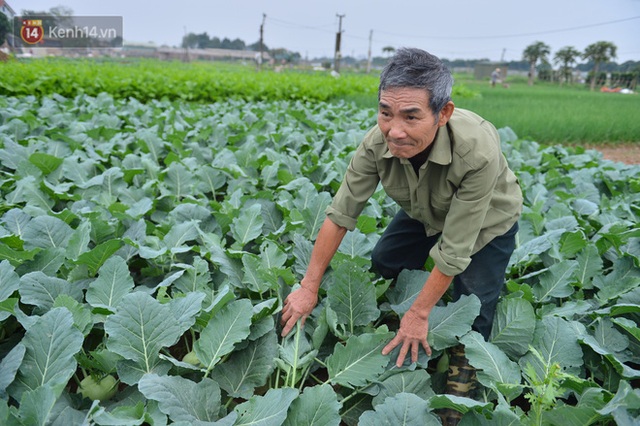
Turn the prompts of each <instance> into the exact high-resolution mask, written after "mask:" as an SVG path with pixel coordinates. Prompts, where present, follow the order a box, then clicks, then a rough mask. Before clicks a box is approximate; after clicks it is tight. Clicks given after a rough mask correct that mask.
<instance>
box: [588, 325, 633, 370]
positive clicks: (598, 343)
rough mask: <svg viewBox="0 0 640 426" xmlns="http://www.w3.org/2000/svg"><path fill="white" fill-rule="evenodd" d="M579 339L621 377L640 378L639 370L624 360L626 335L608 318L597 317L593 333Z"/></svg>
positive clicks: (626, 344) (627, 342)
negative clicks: (606, 361)
mask: <svg viewBox="0 0 640 426" xmlns="http://www.w3.org/2000/svg"><path fill="white" fill-rule="evenodd" d="M580 340H581V341H582V343H584V344H586V345H588V346H590V347H591V349H593V350H594V351H595V352H596V353H598V354H600V355H602V356H603V357H604V358H605V359H606V360H608V361H609V362H610V363H611V364H612V365H613V368H615V370H616V371H617V372H618V374H620V375H621V376H622V377H624V378H627V379H636V378H640V370H637V369H634V368H632V367H630V366H629V365H627V364H626V363H625V362H624V361H625V359H626V355H624V354H623V353H622V352H623V351H624V350H626V349H627V347H628V346H629V339H628V337H627V336H626V335H624V334H622V333H621V332H619V331H618V330H617V329H616V328H615V327H614V326H613V324H612V322H611V320H610V319H609V318H598V320H597V325H596V329H595V331H594V333H593V335H587V336H584V337H581V339H580Z"/></svg>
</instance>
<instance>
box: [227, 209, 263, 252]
mask: <svg viewBox="0 0 640 426" xmlns="http://www.w3.org/2000/svg"><path fill="white" fill-rule="evenodd" d="M261 211H262V207H261V206H260V204H254V205H252V206H251V207H249V208H247V209H243V210H241V211H240V214H239V215H238V217H237V218H235V219H234V220H233V223H232V224H231V232H232V234H233V237H234V238H235V240H236V243H238V245H239V246H240V247H243V246H244V245H245V244H247V243H248V242H250V241H253V240H255V239H256V238H258V237H259V236H260V235H262V226H263V225H264V220H263V219H262V214H261Z"/></svg>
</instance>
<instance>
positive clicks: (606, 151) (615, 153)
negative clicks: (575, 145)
mask: <svg viewBox="0 0 640 426" xmlns="http://www.w3.org/2000/svg"><path fill="white" fill-rule="evenodd" d="M589 148H592V149H597V150H598V151H600V152H602V155H603V156H604V158H606V159H607V160H612V161H620V162H623V163H626V164H640V142H639V143H637V144H624V145H598V146H592V147H589Z"/></svg>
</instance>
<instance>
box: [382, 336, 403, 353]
mask: <svg viewBox="0 0 640 426" xmlns="http://www.w3.org/2000/svg"><path fill="white" fill-rule="evenodd" d="M401 340H402V338H401V337H400V335H396V337H394V338H393V339H392V340H391V341H390V342H389V343H387V346H385V347H384V348H382V355H388V354H389V353H390V352H391V351H392V350H393V349H394V348H395V347H396V346H398V343H400V341H401Z"/></svg>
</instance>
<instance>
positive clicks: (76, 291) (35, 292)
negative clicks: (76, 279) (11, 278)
mask: <svg viewBox="0 0 640 426" xmlns="http://www.w3.org/2000/svg"><path fill="white" fill-rule="evenodd" d="M19 291H20V301H21V302H22V303H26V304H29V305H35V306H37V307H38V311H40V312H45V311H47V310H49V309H51V308H52V307H53V304H54V302H55V300H56V297H58V296H59V295H61V294H67V295H69V296H71V297H73V298H74V299H75V300H77V301H81V300H82V288H81V287H79V286H77V285H72V284H71V283H69V282H67V281H65V280H63V279H60V278H55V277H50V276H48V275H45V274H44V273H42V272H40V271H37V272H30V273H28V274H25V275H23V276H22V278H21V279H20V290H19Z"/></svg>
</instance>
